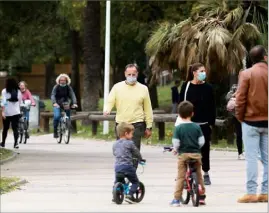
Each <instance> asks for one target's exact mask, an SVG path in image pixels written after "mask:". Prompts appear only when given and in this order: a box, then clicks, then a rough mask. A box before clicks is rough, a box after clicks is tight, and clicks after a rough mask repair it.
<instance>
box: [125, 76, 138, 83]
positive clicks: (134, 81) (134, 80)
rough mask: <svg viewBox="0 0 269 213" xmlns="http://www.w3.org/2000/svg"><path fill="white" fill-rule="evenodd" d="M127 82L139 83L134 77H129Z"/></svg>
mask: <svg viewBox="0 0 269 213" xmlns="http://www.w3.org/2000/svg"><path fill="white" fill-rule="evenodd" d="M126 82H127V83H128V84H135V83H136V82H137V78H136V77H132V76H127V77H126Z"/></svg>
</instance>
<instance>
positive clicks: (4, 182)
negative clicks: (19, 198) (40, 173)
mask: <svg viewBox="0 0 269 213" xmlns="http://www.w3.org/2000/svg"><path fill="white" fill-rule="evenodd" d="M19 180H20V179H19V178H16V177H1V178H0V194H5V193H7V192H11V191H14V190H16V189H17V188H18V187H19V186H18V185H14V186H10V185H11V184H13V183H15V182H17V181H19Z"/></svg>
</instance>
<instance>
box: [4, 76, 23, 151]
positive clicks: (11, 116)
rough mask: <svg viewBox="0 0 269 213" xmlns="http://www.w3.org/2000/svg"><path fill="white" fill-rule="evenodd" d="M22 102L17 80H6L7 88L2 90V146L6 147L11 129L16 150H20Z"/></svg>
mask: <svg viewBox="0 0 269 213" xmlns="http://www.w3.org/2000/svg"><path fill="white" fill-rule="evenodd" d="M21 101H22V94H21V92H20V89H19V87H18V83H17V81H16V80H15V79H13V78H9V79H7V80H6V87H5V88H4V89H3V90H2V102H1V106H2V119H3V131H2V143H1V146H2V147H5V143H6V138H7V133H8V129H9V126H10V123H11V127H12V130H13V134H14V148H16V149H18V148H19V146H18V137H19V133H18V126H19V119H20V114H21V113H20V103H21Z"/></svg>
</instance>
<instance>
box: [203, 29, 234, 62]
mask: <svg viewBox="0 0 269 213" xmlns="http://www.w3.org/2000/svg"><path fill="white" fill-rule="evenodd" d="M207 34H208V37H207V42H208V50H207V57H210V55H214V54H216V57H217V59H218V61H219V62H220V63H221V64H222V65H224V64H225V63H226V62H227V55H228V51H227V48H226V46H227V44H229V43H230V42H231V40H232V34H231V33H230V32H229V31H228V30H226V29H224V28H222V27H214V28H211V29H210V30H208V32H207Z"/></svg>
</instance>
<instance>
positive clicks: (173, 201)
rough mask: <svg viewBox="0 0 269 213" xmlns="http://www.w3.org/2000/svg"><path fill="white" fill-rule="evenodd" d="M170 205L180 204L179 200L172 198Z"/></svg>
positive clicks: (176, 205)
mask: <svg viewBox="0 0 269 213" xmlns="http://www.w3.org/2000/svg"><path fill="white" fill-rule="evenodd" d="M170 206H174V207H178V206H180V200H176V199H174V200H172V202H171V203H170Z"/></svg>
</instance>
